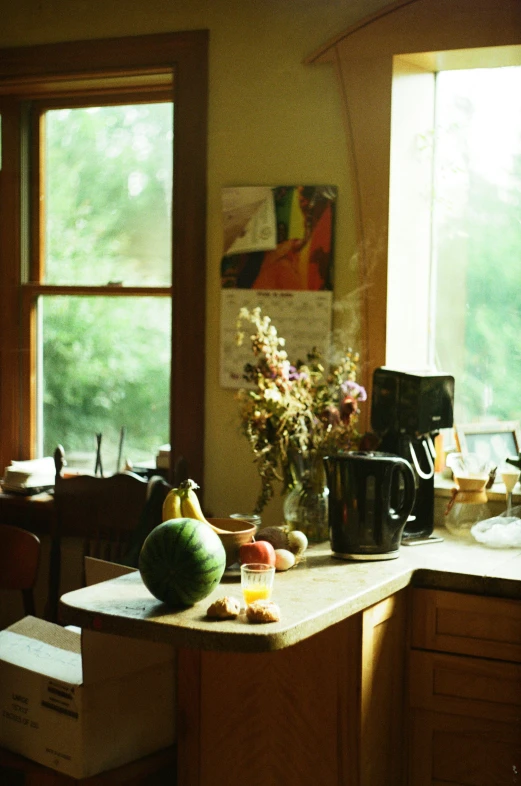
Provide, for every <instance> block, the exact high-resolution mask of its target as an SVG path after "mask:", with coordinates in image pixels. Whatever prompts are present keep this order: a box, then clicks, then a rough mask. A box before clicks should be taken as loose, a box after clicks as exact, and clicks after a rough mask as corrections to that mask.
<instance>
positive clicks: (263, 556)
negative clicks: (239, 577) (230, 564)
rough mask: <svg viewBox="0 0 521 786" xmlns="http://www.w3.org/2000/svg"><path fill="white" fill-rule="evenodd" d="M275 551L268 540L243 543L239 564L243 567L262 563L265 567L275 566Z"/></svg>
mask: <svg viewBox="0 0 521 786" xmlns="http://www.w3.org/2000/svg"><path fill="white" fill-rule="evenodd" d="M275 558H276V554H275V549H274V548H273V546H272V545H271V543H268V541H267V540H256V541H254V542H253V543H243V544H242V546H240V548H239V562H240V563H241V565H245V564H246V563H251V562H260V563H262V564H263V565H275Z"/></svg>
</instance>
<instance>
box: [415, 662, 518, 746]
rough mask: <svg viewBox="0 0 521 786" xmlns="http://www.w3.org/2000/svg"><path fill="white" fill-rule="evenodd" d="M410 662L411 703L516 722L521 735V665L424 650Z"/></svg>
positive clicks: (419, 706) (434, 709) (437, 709)
mask: <svg viewBox="0 0 521 786" xmlns="http://www.w3.org/2000/svg"><path fill="white" fill-rule="evenodd" d="M409 665H410V669H409V682H410V684H409V701H410V706H411V707H414V708H416V709H425V710H432V711H434V712H443V713H450V714H453V715H467V716H470V717H474V718H486V719H489V720H496V721H502V722H504V723H512V724H514V725H516V724H517V727H518V729H519V737H520V739H521V665H518V664H517V663H502V662H501V661H495V660H484V659H483V658H466V657H461V655H445V654H443V653H440V652H424V651H423V650H413V651H412V652H411V654H410V660H409Z"/></svg>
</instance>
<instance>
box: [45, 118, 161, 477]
mask: <svg viewBox="0 0 521 786" xmlns="http://www.w3.org/2000/svg"><path fill="white" fill-rule="evenodd" d="M172 129H173V125H172V105H171V104H152V105H136V106H132V107H120V106H115V107H103V108H97V109H75V110H69V109H66V110H57V111H53V112H51V113H48V116H47V124H46V132H47V133H46V140H47V145H46V149H47V155H46V173H47V177H46V216H47V220H46V249H47V253H46V259H45V282H46V283H60V284H96V285H104V284H107V283H108V282H109V281H122V282H123V283H124V284H132V285H168V284H169V283H170V279H171V262H170V259H171V217H170V214H171V204H170V202H171V192H172V180H171V175H172ZM42 300H43V326H44V329H43V371H44V380H45V382H44V389H43V420H44V452H45V453H46V454H48V453H52V451H53V450H54V448H55V446H56V445H57V444H58V443H61V444H63V445H64V447H65V450H66V453H69V454H70V453H71V452H78V453H86V452H87V453H92V452H93V450H94V449H95V434H96V433H97V432H103V445H102V451H103V456H104V458H107V457H110V467H109V471H110V469H111V468H112V469H113V465H112V458H113V457H115V454H116V451H117V445H118V441H119V433H120V428H121V426H125V428H126V432H127V442H126V447H125V450H124V456H129V457H130V458H131V459H132V460H134V461H138V460H142V459H143V458H145V457H146V458H151V457H152V456H154V455H155V452H156V449H157V447H158V446H159V445H160V444H162V443H164V442H168V432H169V426H168V423H169V399H170V395H169V385H170V349H171V335H170V332H171V327H170V326H171V307H170V299H169V298H168V297H161V298H159V299H154V298H148V297H141V296H140V297H136V298H130V297H111V298H103V297H98V296H96V297H91V296H89V297H69V296H67V297H65V296H46V297H44V298H42Z"/></svg>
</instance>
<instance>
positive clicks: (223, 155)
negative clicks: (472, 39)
mask: <svg viewBox="0 0 521 786" xmlns="http://www.w3.org/2000/svg"><path fill="white" fill-rule="evenodd" d="M384 5H386V0H17V2H12V1H11V0H0V18H1V20H2V21H1V24H0V47H5V46H23V45H31V44H39V43H51V42H58V41H66V40H79V39H84V38H96V37H113V36H124V35H138V34H146V33H160V32H170V31H175V30H184V29H198V28H207V29H208V30H209V31H210V97H209V143H208V154H209V155H208V223H207V227H206V233H207V247H208V278H207V293H206V295H207V363H206V374H207V392H206V445H205V455H206V458H205V482H204V488H203V489H202V494H203V497H204V503H205V506H206V508H207V509H208V510H209V511H211V512H212V513H213V514H214V515H216V516H222V515H227V514H228V513H231V512H233V511H241V512H246V511H248V510H251V508H252V507H253V505H254V502H255V499H256V495H257V491H258V486H259V484H258V478H257V474H256V470H255V468H254V466H253V464H252V457H251V453H250V451H249V447H248V445H247V443H246V440H245V438H244V437H243V436H242V435H241V434H240V433H239V427H238V419H237V413H236V403H235V400H234V392H233V391H231V390H225V389H222V388H221V387H220V385H219V286H220V281H219V262H220V254H221V244H222V230H221V220H220V189H221V187H223V186H230V185H277V184H284V183H288V184H291V183H310V184H313V183H329V184H334V185H337V186H338V189H339V196H338V213H337V217H338V220H337V230H336V273H335V296H336V297H338V298H341V297H345V296H346V294H347V293H348V292H349V290H350V289H352V288H353V287H355V286H356V281H355V280H354V277H353V264H352V257H353V251H354V247H355V243H354V239H353V238H354V228H353V221H352V216H351V212H350V172H349V157H348V151H347V149H346V143H345V133H344V126H343V117H342V108H341V106H342V105H341V100H340V93H339V91H338V89H337V84H336V79H335V75H334V72H333V69H332V67H331V66H330V65H311V66H310V65H304V64H303V60H304V58H305V57H306V56H307V55H309V54H311V53H312V52H313V51H315V50H316V49H317V48H318V47H320V46H322V45H323V44H324V43H326V42H327V41H328V40H329V39H330V38H332V37H333V36H335V35H336V34H338V33H340V32H342V31H343V30H345V28H347V27H348V26H349V25H351V24H352V23H353V22H355V21H356V20H358V19H360V18H362V17H364V16H365V15H367V14H369V13H371V12H373V11H375V10H377V9H378V8H381V7H382V6H384ZM0 68H1V64H0ZM201 231H205V228H201ZM195 480H198V479H197V478H195ZM263 520H264V522H265V523H280V521H281V503H280V499H276V500H274V501H273V502H272V503H271V504H270V506H269V507H268V508H267V509H266V511H265V514H264V517H263Z"/></svg>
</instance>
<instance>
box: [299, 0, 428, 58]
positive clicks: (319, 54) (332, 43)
mask: <svg viewBox="0 0 521 786" xmlns="http://www.w3.org/2000/svg"><path fill="white" fill-rule="evenodd" d="M417 2H418V0H396V2H394V3H390V5H386V6H384V8H380V9H379V10H378V11H375V12H374V13H373V14H369V16H365V17H364V18H363V19H361V20H359V21H358V22H355V24H353V25H350V26H349V27H348V28H347V29H346V30H344V31H343V32H342V33H339V34H338V35H336V36H334V38H331V39H330V40H329V41H328V42H327V43H326V44H323V45H322V46H321V47H320V48H319V49H317V50H316V51H315V52H313V53H312V54H310V55H308V56H307V57H306V58H305V60H304V63H306V64H311V63H319V62H325V61H324V60H323V59H322V58H323V57H324V56H325V55H329V54H330V53H331V52H332V50H334V49H335V48H336V45H337V44H338V43H340V42H341V41H343V40H344V39H345V38H349V36H351V35H353V33H356V32H357V31H358V30H361V29H362V28H364V27H369V26H370V25H372V24H373V23H374V22H376V21H377V20H378V19H381V18H382V17H384V16H388V15H389V14H393V13H394V12H395V11H399V10H400V8H402V7H403V6H406V5H411V3H417ZM327 59H329V56H328V57H326V60H327Z"/></svg>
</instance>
